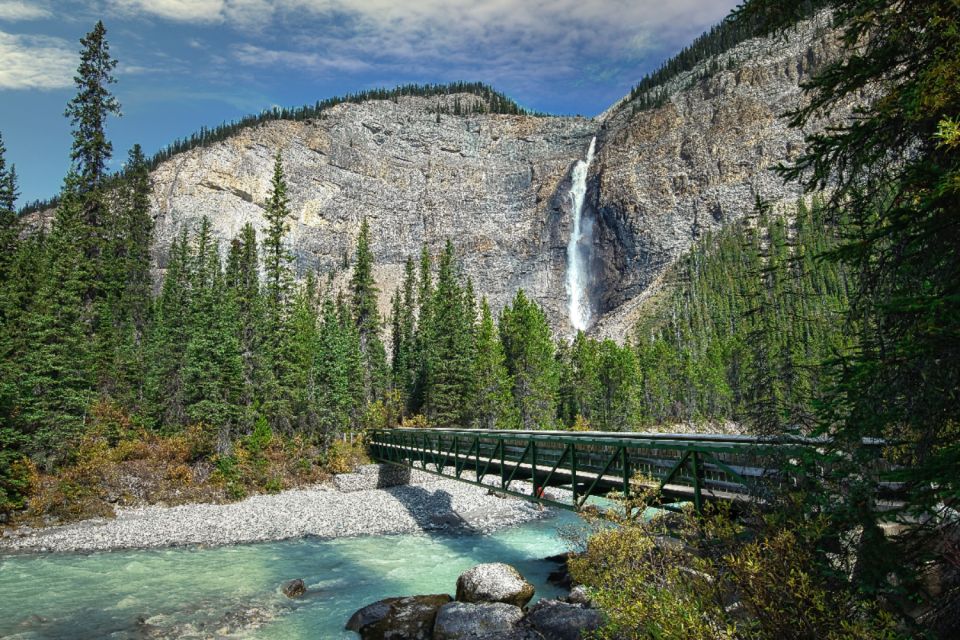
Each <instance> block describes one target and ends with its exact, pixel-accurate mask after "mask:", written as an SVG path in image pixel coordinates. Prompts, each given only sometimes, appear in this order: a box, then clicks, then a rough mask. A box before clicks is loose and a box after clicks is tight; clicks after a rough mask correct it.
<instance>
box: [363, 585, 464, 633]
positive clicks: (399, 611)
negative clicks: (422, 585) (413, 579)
mask: <svg viewBox="0 0 960 640" xmlns="http://www.w3.org/2000/svg"><path fill="white" fill-rule="evenodd" d="M448 602H450V596H449V595H447V594H445V593H443V594H436V595H428V596H410V597H407V598H385V599H384V600H379V601H377V602H374V603H373V604H369V605H367V606H365V607H363V608H362V609H360V610H359V611H357V612H356V613H354V614H353V615H352V616H351V617H350V620H349V621H348V622H347V626H346V628H347V629H349V630H350V631H356V632H357V633H359V634H360V637H361V638H362V639H363V640H429V639H430V638H431V637H432V631H433V626H434V622H435V620H436V618H437V610H438V609H440V607H441V606H442V605H444V604H446V603H448Z"/></svg>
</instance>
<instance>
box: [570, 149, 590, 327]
mask: <svg viewBox="0 0 960 640" xmlns="http://www.w3.org/2000/svg"><path fill="white" fill-rule="evenodd" d="M596 143H597V139H596V138H595V137H594V138H593V139H592V140H590V149H588V150H587V157H586V159H585V160H577V163H576V164H575V165H573V174H572V175H571V184H570V212H571V215H572V216H573V223H572V224H571V225H570V241H569V242H568V243H567V298H568V300H569V308H570V324H571V325H572V326H573V328H574V330H575V331H585V330H586V329H587V327H589V326H590V316H591V310H590V298H589V286H590V273H589V258H590V248H591V245H592V243H593V224H592V222H590V221H587V224H584V220H583V202H584V200H585V199H586V196H587V171H588V170H589V169H590V163H591V162H593V151H594V146H595V145H596Z"/></svg>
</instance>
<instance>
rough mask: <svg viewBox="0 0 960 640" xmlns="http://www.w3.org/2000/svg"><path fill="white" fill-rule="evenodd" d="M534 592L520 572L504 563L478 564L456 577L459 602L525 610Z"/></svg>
mask: <svg viewBox="0 0 960 640" xmlns="http://www.w3.org/2000/svg"><path fill="white" fill-rule="evenodd" d="M534 591H535V590H534V587H533V585H532V584H530V583H529V582H527V581H526V580H525V579H524V577H523V576H522V575H520V572H519V571H517V570H516V569H514V568H513V567H511V566H510V565H508V564H504V563H502V562H490V563H487V564H478V565H476V566H475V567H472V568H470V569H467V570H466V571H464V572H463V573H461V574H460V577H459V578H457V601H459V602H503V603H506V604H511V605H514V606H517V607H523V606H526V604H527V603H528V602H530V599H531V598H533V594H534Z"/></svg>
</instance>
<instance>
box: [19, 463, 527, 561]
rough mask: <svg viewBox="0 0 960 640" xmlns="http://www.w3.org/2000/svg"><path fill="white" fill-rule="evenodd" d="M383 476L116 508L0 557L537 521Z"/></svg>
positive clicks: (449, 484)
mask: <svg viewBox="0 0 960 640" xmlns="http://www.w3.org/2000/svg"><path fill="white" fill-rule="evenodd" d="M383 476H384V474H383V471H382V470H381V468H380V467H378V465H366V466H365V467H362V468H361V469H360V472H359V473H357V474H350V475H347V476H340V477H338V478H337V479H335V482H331V483H326V484H321V485H315V486H312V487H309V488H305V489H295V490H289V491H283V492H281V493H277V494H272V495H258V496H252V497H250V498H247V499H245V500H242V501H240V502H235V503H232V504H187V505H180V506H175V507H163V506H146V507H137V508H118V509H117V516H116V518H113V519H93V520H84V521H81V522H77V523H72V524H68V525H62V526H54V527H48V528H43V529H28V528H23V529H20V530H16V531H13V532H8V533H7V534H6V537H4V538H3V539H2V540H0V554H4V553H35V552H41V553H42V552H90V551H112V550H121V549H146V548H158V547H176V546H200V547H204V546H222V545H230V544H239V543H247V542H265V541H278V540H287V539H292V538H301V537H307V536H312V537H318V538H324V539H332V538H341V537H351V536H363V535H389V534H405V533H417V532H424V531H451V532H457V531H464V532H476V533H489V532H491V531H494V530H497V529H501V528H506V527H511V526H514V525H517V524H521V523H523V522H527V521H530V520H534V519H537V518H539V517H541V516H542V515H543V513H544V512H543V511H541V510H540V509H539V508H538V507H537V506H536V505H534V504H531V503H528V502H525V501H522V500H517V499H512V498H504V497H501V496H498V495H495V494H493V493H492V492H490V491H489V490H488V489H485V488H482V487H477V486H474V485H470V484H466V483H462V482H457V481H455V480H449V479H445V478H440V477H438V476H435V475H432V474H428V473H423V472H417V471H413V472H410V473H409V477H404V478H403V479H402V481H403V482H406V484H401V485H399V486H384V485H385V484H392V483H393V482H394V481H395V480H394V479H392V478H391V479H389V481H385V478H384V477H383Z"/></svg>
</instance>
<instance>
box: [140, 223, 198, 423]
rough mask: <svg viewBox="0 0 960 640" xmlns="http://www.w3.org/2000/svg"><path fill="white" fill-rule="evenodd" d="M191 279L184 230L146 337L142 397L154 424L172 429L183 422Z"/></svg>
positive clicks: (172, 252) (175, 243) (174, 245)
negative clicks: (145, 366) (145, 364)
mask: <svg viewBox="0 0 960 640" xmlns="http://www.w3.org/2000/svg"><path fill="white" fill-rule="evenodd" d="M193 279H194V277H193V274H192V265H191V259H190V243H189V241H188V239H187V232H186V230H184V231H183V233H182V234H181V235H180V236H179V237H177V238H175V239H174V241H173V243H172V244H171V245H170V252H169V255H168V257H167V264H166V273H165V275H164V278H163V286H162V288H161V290H160V297H159V298H158V299H157V301H156V303H155V305H154V313H153V319H154V320H153V325H152V328H151V329H150V331H149V333H148V337H147V355H148V367H147V380H146V398H147V403H148V404H147V406H148V415H149V416H150V417H151V418H152V421H153V423H154V425H155V426H157V427H160V428H163V429H165V430H176V429H179V428H180V427H182V426H183V425H185V424H186V423H187V409H186V389H185V382H184V379H183V370H184V366H185V356H186V350H187V343H188V341H189V322H190V313H189V311H190V307H191V303H190V287H191V282H192V280H193Z"/></svg>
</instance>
